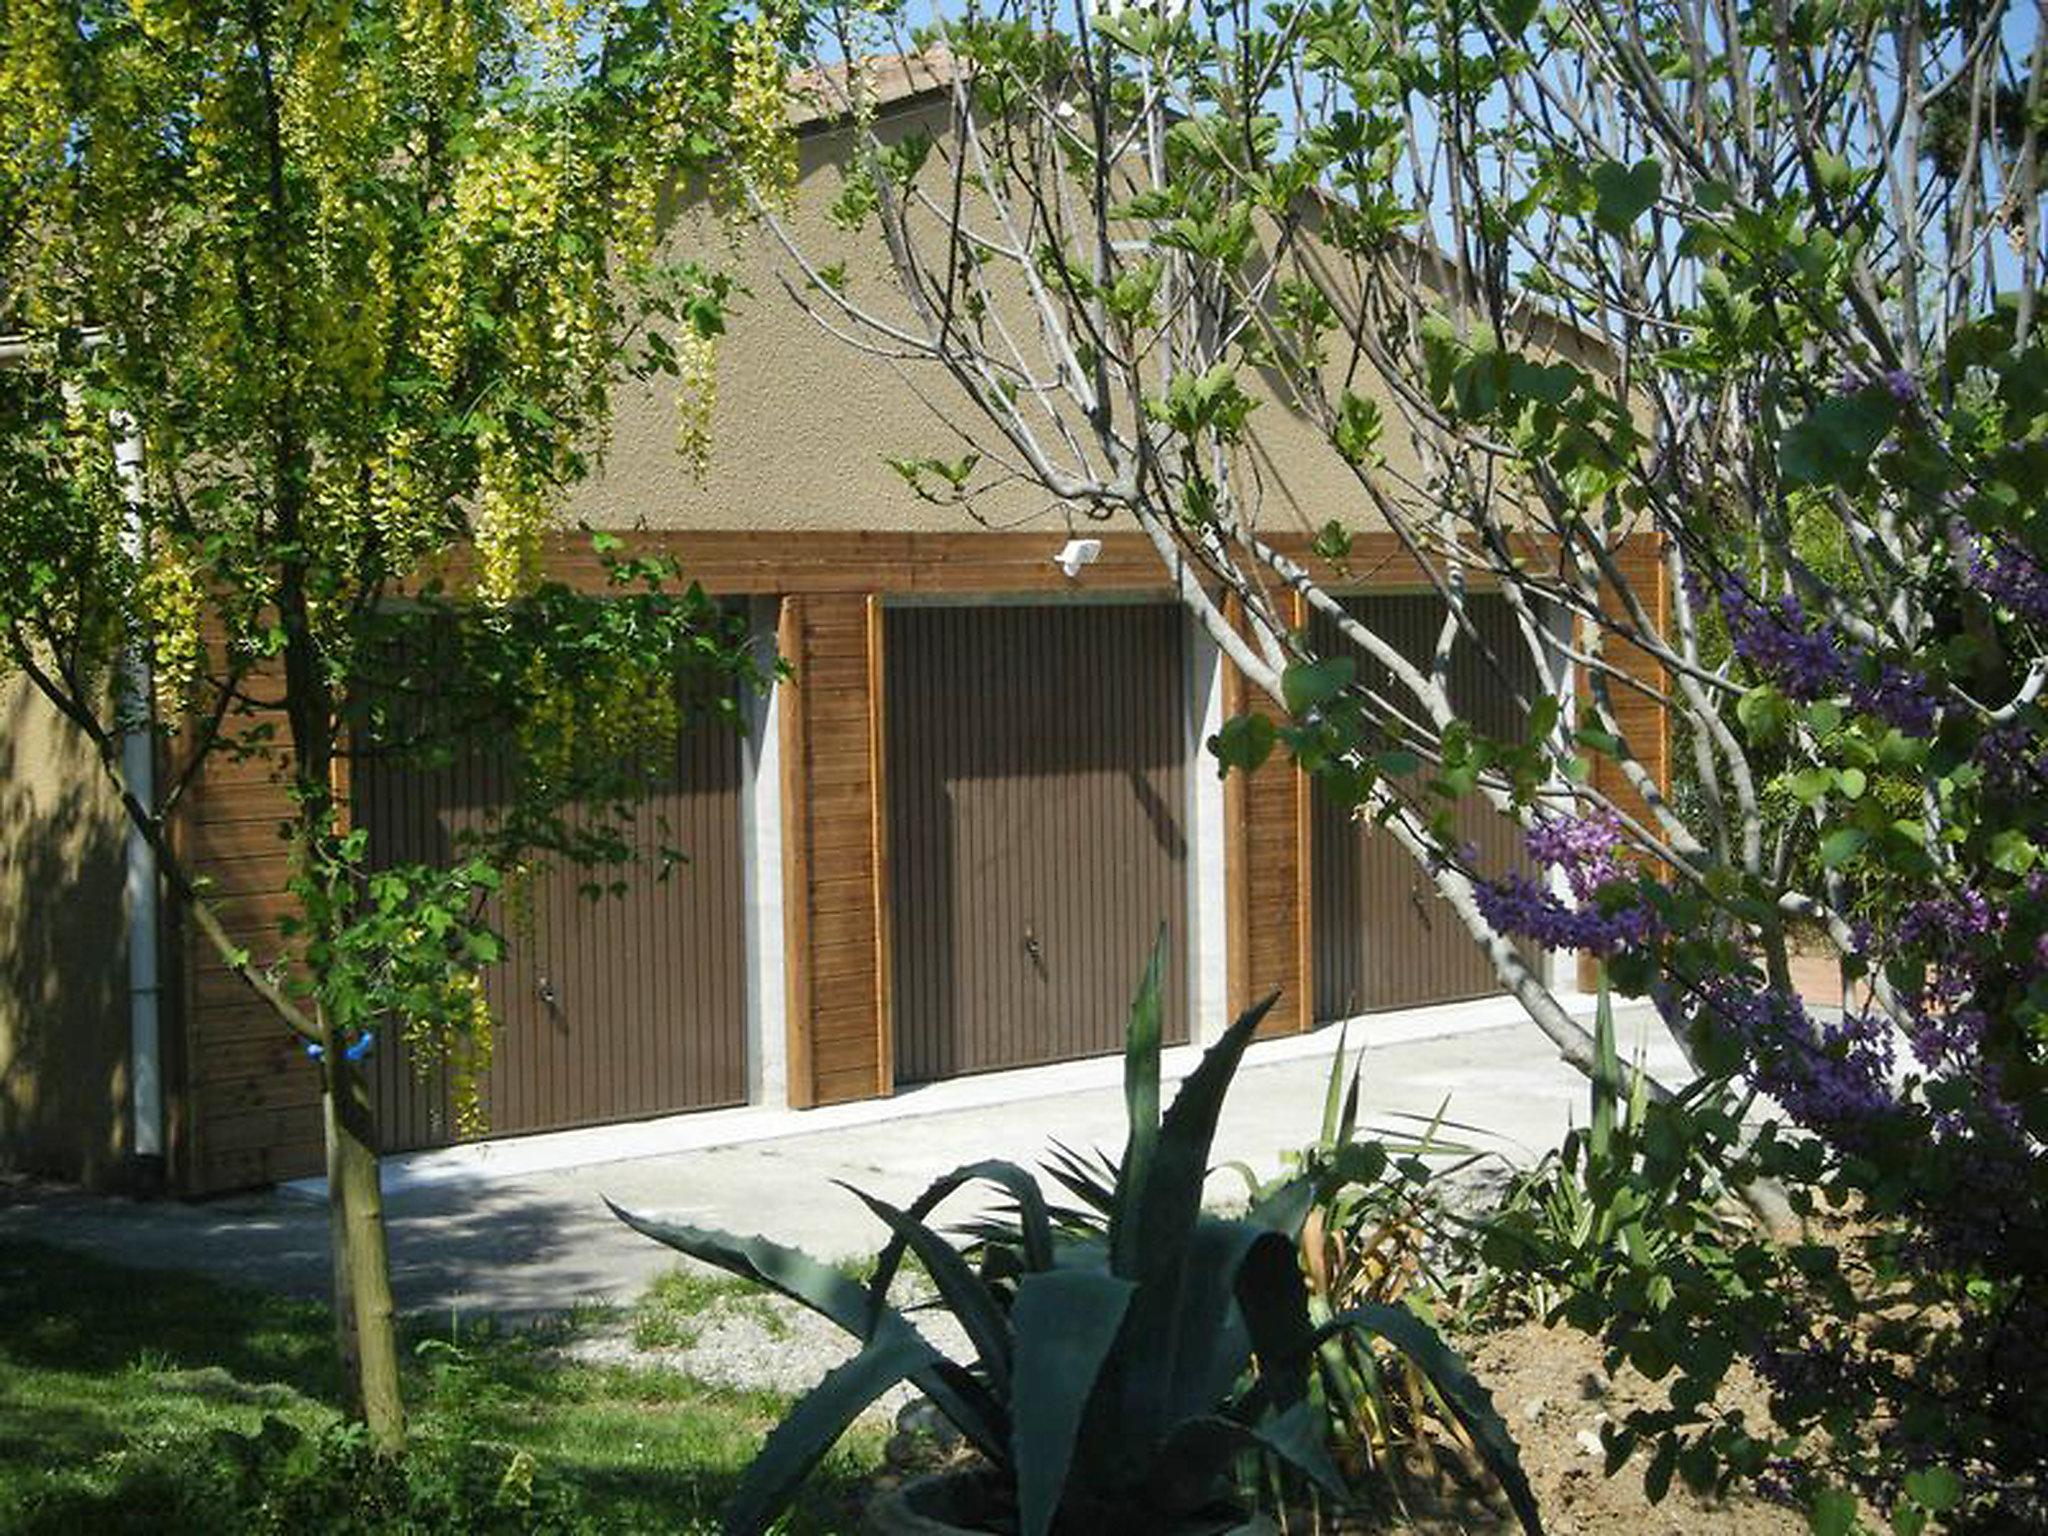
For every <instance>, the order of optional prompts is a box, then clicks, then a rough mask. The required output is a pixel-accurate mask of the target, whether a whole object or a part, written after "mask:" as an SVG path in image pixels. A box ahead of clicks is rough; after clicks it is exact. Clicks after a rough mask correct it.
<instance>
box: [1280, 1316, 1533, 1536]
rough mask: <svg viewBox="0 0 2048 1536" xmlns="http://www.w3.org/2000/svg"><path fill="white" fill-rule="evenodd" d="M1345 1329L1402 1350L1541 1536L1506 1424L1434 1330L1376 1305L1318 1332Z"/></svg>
mask: <svg viewBox="0 0 2048 1536" xmlns="http://www.w3.org/2000/svg"><path fill="white" fill-rule="evenodd" d="M1347 1328H1357V1329H1361V1330H1363V1331H1364V1332H1366V1333H1368V1334H1371V1335H1373V1336H1374V1337H1376V1338H1381V1339H1384V1340H1386V1341H1387V1343H1389V1344H1391V1345H1393V1346H1394V1348H1396V1349H1398V1350H1400V1351H1401V1353H1402V1354H1404V1355H1406V1356H1407V1357H1408V1358H1409V1359H1410V1360H1412V1361H1414V1362H1415V1364H1416V1366H1417V1367H1418V1368H1419V1369H1420V1370H1421V1371H1422V1374H1423V1376H1424V1377H1426V1378H1427V1379H1428V1381H1429V1384H1430V1385H1431V1386H1432V1387H1434V1388H1435V1389H1436V1392H1437V1395H1438V1396H1439V1397H1440V1398H1441V1399H1442V1400H1443V1402H1444V1404H1445V1406H1446V1407H1448V1408H1449V1409H1450V1410H1451V1412H1452V1413H1453V1414H1454V1415H1456V1417H1457V1420H1458V1422H1459V1423H1460V1424H1462V1425H1463V1426H1464V1427H1465V1432H1466V1433H1467V1434H1468V1435H1470V1436H1471V1437H1472V1443H1473V1444H1474V1445H1475V1446H1477V1447H1478V1449H1479V1455H1480V1457H1481V1459H1482V1460H1484V1461H1485V1463H1486V1466H1487V1470H1488V1471H1490V1472H1492V1473H1493V1475H1494V1477H1495V1479H1496V1480H1498V1481H1499V1483H1500V1487H1501V1492H1503V1493H1504V1494H1506V1495H1507V1499H1508V1506H1509V1507H1510V1508H1511V1509H1513V1510H1514V1512H1515V1518H1516V1519H1518V1520H1520V1521H1521V1522H1522V1529H1523V1530H1524V1531H1527V1532H1528V1533H1529V1536H1542V1532H1543V1517H1542V1515H1541V1513H1540V1512H1539V1511H1538V1510H1537V1508H1536V1495H1535V1493H1534V1491H1533V1490H1531V1488H1530V1487H1529V1478H1528V1475H1527V1474H1526V1473H1525V1472H1523V1470H1522V1453H1521V1450H1520V1448H1519V1447H1517V1446H1516V1444H1515V1437H1514V1436H1513V1435H1511V1434H1510V1433H1509V1432H1508V1426H1507V1423H1506V1422H1505V1421H1504V1420H1503V1419H1502V1418H1501V1416H1500V1413H1499V1411H1498V1410H1496V1409H1495V1408H1494V1406H1493V1396H1492V1394H1491V1393H1489V1392H1488V1391H1487V1390H1486V1388H1485V1387H1483V1386H1481V1385H1480V1383H1479V1379H1478V1378H1477V1377H1476V1376H1474V1375H1473V1374H1472V1371H1471V1368H1470V1367H1469V1366H1467V1365H1466V1364H1465V1362H1464V1361H1463V1360H1462V1359H1460V1358H1459V1356H1458V1354H1457V1352H1456V1351H1455V1350H1453V1349H1452V1348H1451V1347H1450V1346H1449V1345H1448V1344H1446V1343H1444V1341H1443V1339H1442V1338H1441V1337H1439V1336H1438V1334H1437V1331H1436V1330H1435V1329H1434V1328H1432V1327H1430V1326H1429V1324H1427V1323H1425V1322H1424V1321H1423V1320H1422V1319H1421V1318H1419V1317H1417V1316H1416V1315H1415V1314H1414V1313H1413V1312H1410V1311H1408V1310H1407V1308H1405V1307H1394V1306H1386V1305H1384V1304H1379V1303H1375V1304H1373V1305H1371V1306H1364V1307H1356V1308H1353V1309H1352V1310H1350V1311H1348V1312H1342V1313H1339V1314H1338V1315H1337V1316H1336V1317H1333V1318H1332V1319H1330V1321H1329V1322H1328V1323H1326V1324H1325V1325H1324V1326H1323V1327H1322V1328H1320V1329H1318V1330H1317V1333H1318V1337H1319V1338H1326V1337H1334V1336H1335V1335H1336V1334H1337V1333H1339V1332H1342V1331H1343V1330H1344V1329H1347Z"/></svg>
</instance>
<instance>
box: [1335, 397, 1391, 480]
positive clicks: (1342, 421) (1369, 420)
mask: <svg viewBox="0 0 2048 1536" xmlns="http://www.w3.org/2000/svg"><path fill="white" fill-rule="evenodd" d="M1384 430H1385V423H1384V422H1383V421H1382V419H1381V416H1380V408H1379V404H1378V402H1376V401H1373V400H1367V399H1365V398H1363V397H1362V396H1359V395H1354V394H1353V393H1351V391H1350V390H1348V389H1347V390H1345V391H1344V393H1343V395H1342V396H1341V397H1340V398H1339V400H1338V402H1337V421H1336V425H1335V426H1334V427H1333V428H1332V429H1331V432H1330V441H1331V443H1332V445H1333V446H1335V448H1336V450H1337V452H1338V454H1339V455H1340V456H1341V457H1342V458H1343V460H1344V462H1345V463H1347V464H1365V463H1369V462H1372V461H1374V460H1376V459H1378V457H1379V441H1380V434H1381V432H1383V431H1384Z"/></svg>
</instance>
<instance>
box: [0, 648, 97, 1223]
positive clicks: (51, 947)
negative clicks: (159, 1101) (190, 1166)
mask: <svg viewBox="0 0 2048 1536" xmlns="http://www.w3.org/2000/svg"><path fill="white" fill-rule="evenodd" d="M125 830H126V827H125V822H124V820H123V817H122V815H121V810H120V807H119V804H118V802H117V801H116V800H115V798H114V795H113V792H112V789H111V787H110V786H108V785H107V783H106V780H105V777H104V775H103V774H102V772H101V770H100V767H99V765H98V763H97V762H96V761H95V760H94V758H93V756H92V753H91V751H90V749H89V748H88V747H87V745H86V743H85V741H84V739H83V738H82V737H81V736H80V735H79V733H78V732H77V731H76V730H75V729H74V728H73V727H72V726H71V725H70V724H69V723H68V722H66V721H65V720H63V719H62V718H61V717H60V716H58V715H57V714H56V713H55V711H54V710H52V709H51V708H50V707H49V705H48V704H47V703H46V702H45V701H44V700H43V699H42V697H41V695H39V694H37V693H36V692H35V691H34V690H33V689H32V688H31V687H29V686H28V685H27V684H26V683H24V682H22V681H21V680H20V679H13V680H9V681H5V682H0V1168H5V1169H7V1170H9V1171H15V1172H30V1173H48V1174H55V1175H59V1176H61V1177H64V1178H71V1179H77V1180H80V1181H81V1182H84V1183H86V1184H91V1185H101V1186H104V1185H107V1184H110V1183H114V1182H117V1181H118V1180H119V1179H120V1178H121V1176H122V1175H123V1173H124V1172H125V1159H126V1154H127V1151H128V1117H127V1111H128V1066H127V1046H128V997H127V992H128V948H127V940H126V926H125V904H124V901H123V894H122V874H123V855H124V847H123V844H124V834H125Z"/></svg>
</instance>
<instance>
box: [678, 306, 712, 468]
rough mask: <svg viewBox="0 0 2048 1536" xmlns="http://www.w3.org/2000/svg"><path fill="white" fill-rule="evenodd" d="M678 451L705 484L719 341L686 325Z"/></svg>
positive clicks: (682, 342)
mask: <svg viewBox="0 0 2048 1536" xmlns="http://www.w3.org/2000/svg"><path fill="white" fill-rule="evenodd" d="M676 364H677V379H676V452H677V453H679V454H681V455H682V457H683V463H684V465H685V466H686V467H687V468H688V469H689V471H690V474H691V476H692V477H693V478H694V479H695V480H696V481H697V482H698V483H699V484H700V485H701V484H702V483H703V481H704V477H705V476H706V475H707V474H708V473H710V470H711V423H712V417H713V415H714V414H715V413H716V411H717V407H718V343H717V342H716V341H715V340H714V339H713V338H712V337H709V336H703V335H699V334H698V332H697V331H696V330H695V329H694V328H685V329H684V331H683V333H682V335H681V337H679V338H678V339H677V342H676Z"/></svg>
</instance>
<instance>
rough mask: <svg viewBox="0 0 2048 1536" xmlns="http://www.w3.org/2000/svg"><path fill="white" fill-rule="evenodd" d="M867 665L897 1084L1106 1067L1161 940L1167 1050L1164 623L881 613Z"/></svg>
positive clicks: (1174, 631)
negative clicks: (882, 761) (1157, 937)
mask: <svg viewBox="0 0 2048 1536" xmlns="http://www.w3.org/2000/svg"><path fill="white" fill-rule="evenodd" d="M884 648H885V651H886V689H885V700H886V730H887V739H886V757H887V765H888V766H887V772H888V781H889V783H888V819H889V820H888V824H889V858H890V866H889V878H890V885H891V893H892V894H891V903H890V913H891V918H890V921H891V925H892V945H891V954H892V957H893V962H894V996H895V1016H896V1025H895V1030H896V1076H897V1080H898V1081H900V1082H921V1081H929V1080H931V1079H934V1078H943V1077H953V1076H957V1075H959V1074H962V1073H968V1072H983V1071H988V1070H991V1069H993V1068H998V1067H1015V1066H1024V1065H1027V1064H1030V1063H1034V1062H1046V1061H1058V1060H1063V1059H1066V1058H1070V1057H1076V1056H1091V1055H1098V1054H1101V1053H1104V1052H1108V1051H1115V1050H1118V1049H1120V1048H1121V1047H1122V1044H1123V1031H1124V1021H1125V1017H1126V1014H1127V1012H1128V1010H1129V1004H1130V995H1131V991H1132V988H1133V987H1134V985H1135V984H1136V982H1137V980H1138V977H1139V974H1140V973H1141V971H1142V969H1143V967H1144V962H1145V958H1146V955H1147V954H1148V953H1149V952H1150V949H1151V945H1152V940H1153V936H1154V934H1155V933H1156V932H1157V930H1158V927H1159V924H1160V923H1161V922H1165V923H1167V924H1168V925H1169V927H1170V929H1171V932H1172V934H1173V936H1174V949H1173V961H1172V966H1171V971H1170V979H1169V986H1168V990H1167V997H1166V1015H1165V1017H1166V1028H1167V1037H1168V1038H1169V1039H1171V1040H1185V1039H1186V1038H1187V1025H1186V1017H1185V1015H1186V1005H1185V1001H1184V1000H1185V998H1186V995H1187V993H1186V969H1187V967H1186V950H1185V937H1184V936H1185V934H1186V931H1187V840H1186V834H1185V830H1184V826H1183V817H1184V810H1183V807H1184V804H1185V801H1184V798H1183V797H1184V791H1185V787H1186V779H1185V772H1186V756H1187V748H1186V734H1185V726H1184V713H1183V702H1182V700H1183V693H1184V690H1185V687H1186V683H1185V671H1184V664H1185V655H1184V652H1185V645H1184V641H1183V639H1182V624H1181V616H1180V612H1179V610H1178V609H1177V608H1174V607H1171V606H1143V607H1138V606H1107V607H1071V606H1070V607H1053V606H1038V607H1021V606H1020V607H978V608H950V609H949V608H909V609H892V610H890V611H889V613H888V614H887V617H886V624H885V630H884Z"/></svg>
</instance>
